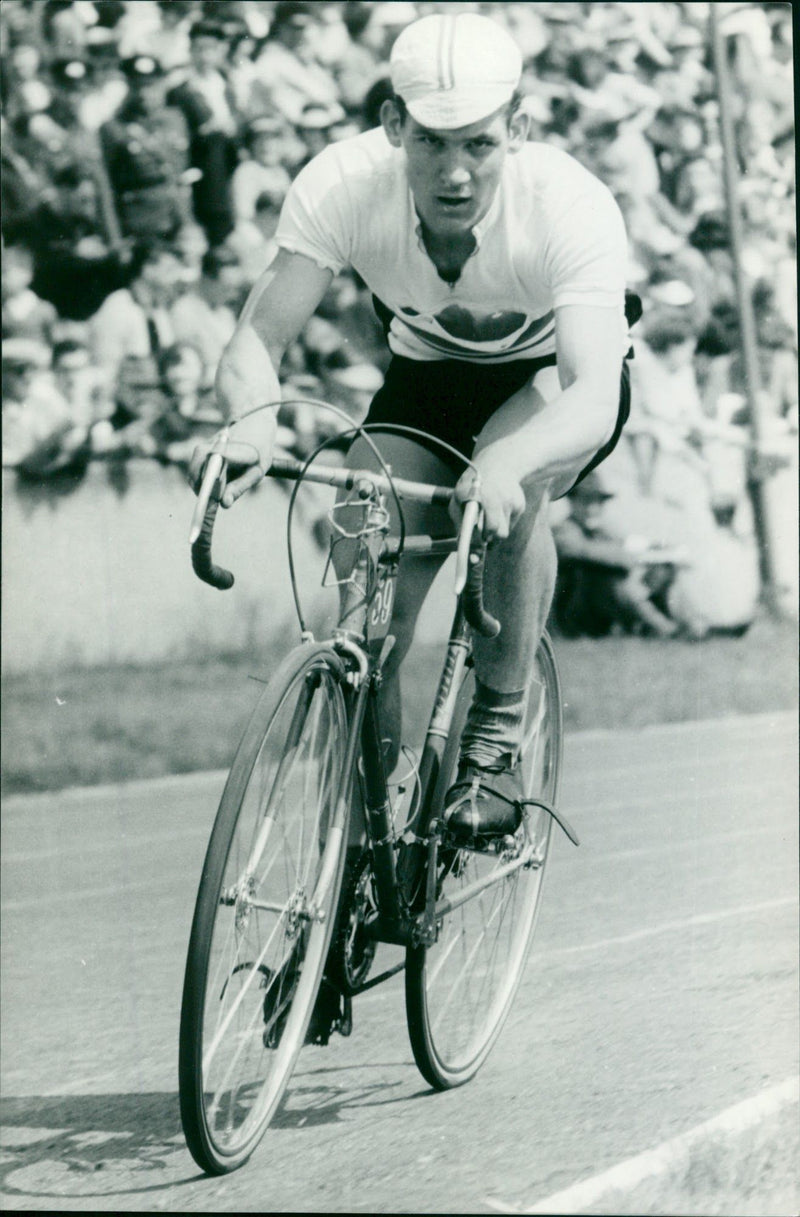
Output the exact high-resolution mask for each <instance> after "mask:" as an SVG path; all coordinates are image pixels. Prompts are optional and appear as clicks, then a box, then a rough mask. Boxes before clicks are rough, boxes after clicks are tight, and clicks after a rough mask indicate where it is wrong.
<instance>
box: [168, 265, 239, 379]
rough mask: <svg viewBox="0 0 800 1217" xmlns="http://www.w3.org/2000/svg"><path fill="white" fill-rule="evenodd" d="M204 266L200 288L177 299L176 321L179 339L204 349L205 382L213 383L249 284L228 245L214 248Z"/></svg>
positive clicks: (174, 325) (174, 320) (174, 309)
mask: <svg viewBox="0 0 800 1217" xmlns="http://www.w3.org/2000/svg"><path fill="white" fill-rule="evenodd" d="M202 270H203V273H202V276H201V278H200V282H199V284H198V285H197V290H196V291H195V292H192V293H187V294H186V295H183V296H181V298H180V299H179V300H178V301H177V302H176V303H175V305H174V308H173V310H172V323H173V327H174V333H175V337H176V339H178V340H180V341H183V342H188V343H191V344H192V345H193V346H195V347H196V348H197V350H199V351H202V352H203V358H204V360H205V373H204V384H205V385H207V386H210V385H212V384H213V382H214V375H215V373H216V369H217V364H218V363H219V360H220V357H221V355H222V352H223V349H224V347H225V345H226V344H227V342H228V340H229V338H230V337H231V335H232V333H233V331H234V329H235V327H236V318H237V316H238V314H239V309H240V308H241V305H242V304H243V303H244V294H245V291H246V286H247V285H246V281H245V277H244V274H243V271H242V267H241V266H240V264H239V259H238V258H237V257H236V254H235V253H234V252H233V251H232V250H231V249H229V248H228V247H226V246H216V247H215V248H211V249H210V250H209V251H208V253H207V254H206V255H205V257H204V258H203V267H202Z"/></svg>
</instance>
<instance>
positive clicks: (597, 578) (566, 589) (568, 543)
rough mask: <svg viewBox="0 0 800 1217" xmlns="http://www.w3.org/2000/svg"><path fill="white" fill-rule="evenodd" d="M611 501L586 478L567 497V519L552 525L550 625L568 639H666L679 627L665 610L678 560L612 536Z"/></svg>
mask: <svg viewBox="0 0 800 1217" xmlns="http://www.w3.org/2000/svg"><path fill="white" fill-rule="evenodd" d="M612 497H613V495H612V494H611V493H610V492H608V491H606V490H604V488H603V485H602V482H601V481H600V479H599V475H598V474H597V473H590V474H589V475H588V476H587V477H586V478H584V479H583V481H582V482H580V483H579V484H578V485H577V486H576V487H575V489H574V490H573V491H572V492H571V494H570V495H569V500H568V501H569V516H568V517H567V518H566V519H565V520H563V521H562V522H561V523H559V524H557V525H554V528H553V535H554V538H555V542H556V548H557V550H558V556H559V566H558V584H557V590H556V595H555V599H554V603H553V619H554V622H555V624H556V625H557V627H558V629H559V630H560V631H561V632H562V633H563V634H565V635H567V636H568V637H570V636H571V637H575V636H577V635H580V634H588V635H590V636H591V637H595V638H597V637H602V636H603V635H605V634H609V633H611V632H612V631H613V630H614V629H617V630H624V631H625V632H628V633H646V634H657V635H659V636H661V637H669V636H670V635H672V634H674V633H676V631H677V628H678V627H677V625H676V623H675V622H674V621H673V620H671V618H670V616H669V614H668V612H667V606H666V600H665V597H666V593H667V591H668V588H669V587H670V585H671V583H672V581H673V579H674V577H675V573H676V570H677V568H678V565H679V564H680V562H681V560H682V555H681V554H680V552H679V551H677V550H675V549H671V548H670V549H666V548H659V547H658V546H654V545H650V544H648V543H647V542H646V541H644V540H643V539H641V540H639V539H637V538H633V537H627V538H621V537H618V536H615V535H614V534H613V532H611V531H609V530H608V528H607V527H606V526H605V525H604V522H603V515H602V508H603V505H604V503H605V502H606V501H607V500H609V499H611V498H612Z"/></svg>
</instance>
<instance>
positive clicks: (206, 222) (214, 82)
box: [166, 19, 240, 245]
mask: <svg viewBox="0 0 800 1217" xmlns="http://www.w3.org/2000/svg"><path fill="white" fill-rule="evenodd" d="M189 47H190V56H191V64H190V68H189V71H188V73H187V75H186V77H185V79H184V80H182V81H181V83H180V84H178V85H176V86H175V87H174V88H172V89H170V90H169V92H168V93H167V98H166V100H167V105H168V106H174V107H176V108H177V109H178V110H180V111H181V113H182V114H183V116H184V118H185V120H186V124H187V126H188V129H189V160H190V164H191V166H192V168H193V169H195V170H196V174H197V175H196V177H195V180H194V182H193V184H192V210H193V212H194V217H195V219H196V220H197V222H198V224H200V225H202V227H203V229H204V230H205V234H206V237H207V238H208V241H209V243H210V244H211V245H220V244H221V243H222V242H223V241H224V240H225V238H226V237H227V236H229V235H230V233H231V232H233V229H234V226H235V223H236V216H235V213H234V209H233V195H232V191H231V179H232V177H233V173H234V170H235V169H236V166H237V164H238V161H239V143H238V135H239V123H240V115H239V112H238V109H237V106H236V98H235V96H234V93H233V90H232V88H231V86H230V82H229V81H228V79H227V76H226V75H225V70H224V69H225V61H226V58H227V54H228V38H227V34H226V31H225V28H224V26H223V25H221V24H220V23H219V22H215V21H209V20H206V19H201V20H199V21H197V22H195V24H194V25H193V26H192V27H191V29H190V31H189Z"/></svg>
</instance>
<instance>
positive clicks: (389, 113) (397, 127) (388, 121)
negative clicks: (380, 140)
mask: <svg viewBox="0 0 800 1217" xmlns="http://www.w3.org/2000/svg"><path fill="white" fill-rule="evenodd" d="M380 116H381V126H382V127H383V129H384V131H385V132H386V138H387V139H388V141H389V143H390V144H391V145H392V146H393V147H394V148H400V147H402V144H403V137H402V131H403V120H402V118H401V117H400V111H399V110H398V108H397V106H396V105H395V103H394V102H393V101H392V99H391V97H387V98H386V101H384V102H383V104H382V105H381V109H380Z"/></svg>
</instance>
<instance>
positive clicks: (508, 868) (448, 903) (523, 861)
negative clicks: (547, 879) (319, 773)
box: [423, 844, 536, 921]
mask: <svg viewBox="0 0 800 1217" xmlns="http://www.w3.org/2000/svg"><path fill="white" fill-rule="evenodd" d="M535 862H536V846H535V845H533V844H531V845H528V846H526V848H525V849H524V850H523V851H522V853H521V854H520V855H519V856H518V857H517V858H512V859H511V861H510V862H506V864H505V866H498V868H497V870H494V871H492V872H491V874H489V875H486V876H485V877H484V878H483V879H476V880H475V882H474V883H470V885H469V887H465V888H464V890H463V891H462V892H460V893H459V894H458V896H454V897H452V898H450V897H448V898H446V899H445V900H440V901H439V902H438V904H436V905H435V907H434V910H433V917H434V920H435V921H438V920H439V919H440V918H442V917H445V916H446V915H447V914H448V913H452V912H453V910H454V909H457V908H459V907H460V906H461V905H462V904H466V903H467V901H468V900H472V899H473V897H474V896H477V895H478V894H479V893H480V892H482V891H484V890H485V889H486V888H487V887H492V886H493V884H495V883H499V882H500V880H501V879H507V878H508V876H509V875H513V873H514V871H517V870H519V869H520V867H521V866H530V865H531V864H532V863H535ZM423 916H427V909H426V911H425V914H423Z"/></svg>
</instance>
